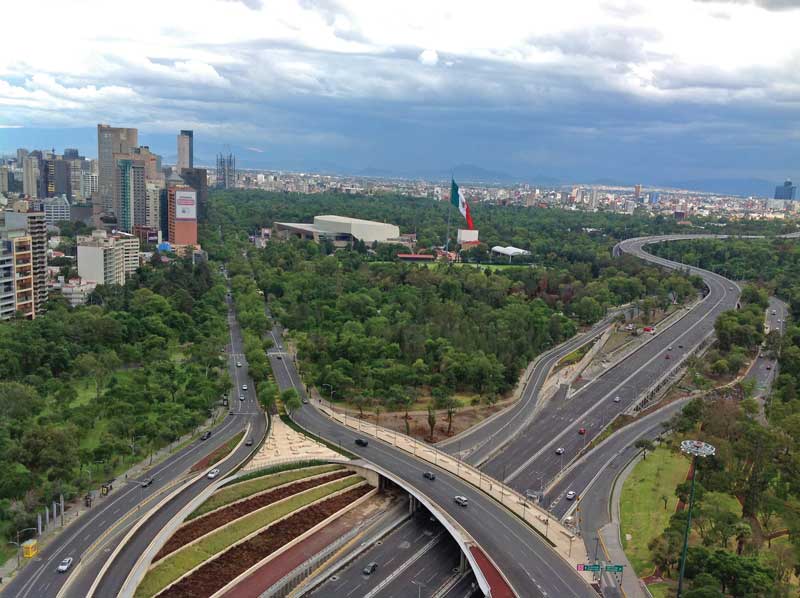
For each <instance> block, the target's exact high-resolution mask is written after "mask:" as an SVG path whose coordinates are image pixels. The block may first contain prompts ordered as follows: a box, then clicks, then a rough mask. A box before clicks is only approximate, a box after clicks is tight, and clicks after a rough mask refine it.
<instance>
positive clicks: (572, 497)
mask: <svg viewBox="0 0 800 598" xmlns="http://www.w3.org/2000/svg"><path fill="white" fill-rule="evenodd" d="M576 496H577V494H575V491H574V490H570V491H569V492H567V500H575V497H576Z"/></svg>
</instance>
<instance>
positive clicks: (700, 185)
mask: <svg viewBox="0 0 800 598" xmlns="http://www.w3.org/2000/svg"><path fill="white" fill-rule="evenodd" d="M778 184H780V183H771V182H770V181H767V180H765V179H756V178H741V179H691V180H684V181H680V180H679V181H664V182H663V183H661V184H660V185H661V186H664V187H672V188H675V189H688V190H691V191H707V192H709V193H720V194H725V195H741V196H743V197H747V196H750V195H752V196H756V197H772V196H773V194H774V193H775V186H776V185H778Z"/></svg>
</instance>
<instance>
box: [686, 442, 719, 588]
mask: <svg viewBox="0 0 800 598" xmlns="http://www.w3.org/2000/svg"><path fill="white" fill-rule="evenodd" d="M681 451H682V452H684V453H686V454H687V455H689V456H691V457H692V486H691V489H690V490H689V513H688V515H687V517H686V529H685V530H684V532H683V549H682V550H681V566H680V572H679V573H678V592H677V594H676V596H677V598H681V595H682V592H683V573H684V571H685V570H686V553H687V551H688V549H689V530H690V529H691V527H692V506H693V504H694V482H695V480H696V479H697V458H698V457H711V456H713V455H714V454H715V453H716V452H717V449H716V448H714V447H713V446H712V445H710V444H708V443H707V442H703V441H701V440H684V441H683V442H681Z"/></svg>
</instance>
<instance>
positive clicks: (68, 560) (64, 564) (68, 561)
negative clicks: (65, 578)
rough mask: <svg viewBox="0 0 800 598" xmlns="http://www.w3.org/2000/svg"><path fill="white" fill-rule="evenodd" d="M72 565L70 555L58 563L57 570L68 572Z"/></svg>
mask: <svg viewBox="0 0 800 598" xmlns="http://www.w3.org/2000/svg"><path fill="white" fill-rule="evenodd" d="M70 567H72V557H71V556H68V557H67V558H65V559H64V560H63V561H61V562H60V563H59V564H58V567H57V568H56V571H58V572H59V573H66V572H67V570H68V569H69V568H70Z"/></svg>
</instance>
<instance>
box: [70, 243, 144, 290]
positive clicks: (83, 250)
mask: <svg viewBox="0 0 800 598" xmlns="http://www.w3.org/2000/svg"><path fill="white" fill-rule="evenodd" d="M138 267H139V239H137V238H136V237H134V236H133V235H128V234H125V233H115V234H112V235H109V234H107V233H106V232H105V231H104V230H95V231H92V234H91V236H86V237H83V236H79V237H78V275H79V276H80V277H81V278H82V279H83V280H85V281H90V282H95V283H97V284H106V285H108V284H119V285H122V284H125V280H126V279H127V278H128V276H130V275H131V274H133V273H134V272H136V268H138Z"/></svg>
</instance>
